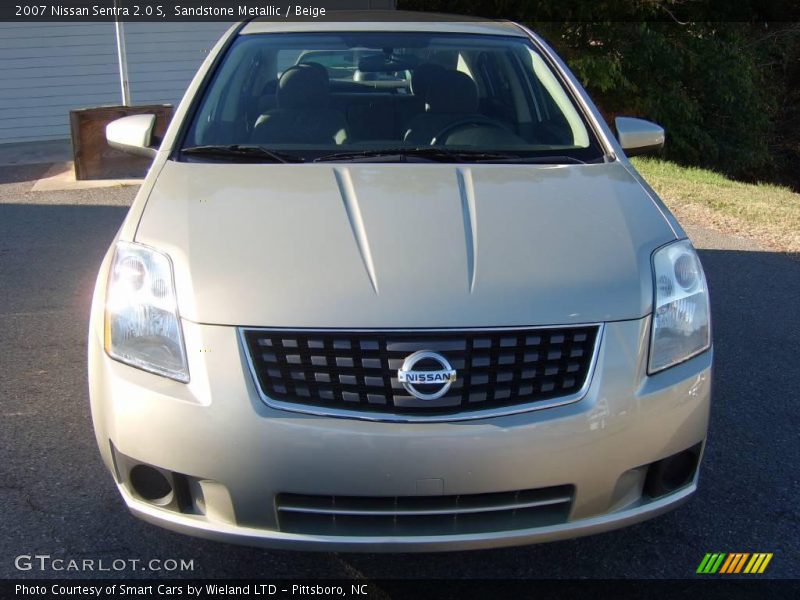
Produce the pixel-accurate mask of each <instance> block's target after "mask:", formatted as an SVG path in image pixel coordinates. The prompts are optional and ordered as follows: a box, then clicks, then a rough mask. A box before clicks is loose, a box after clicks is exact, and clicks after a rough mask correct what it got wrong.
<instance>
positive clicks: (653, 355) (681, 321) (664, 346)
mask: <svg viewBox="0 0 800 600" xmlns="http://www.w3.org/2000/svg"><path fill="white" fill-rule="evenodd" d="M653 271H654V274H655V298H654V303H655V304H654V311H653V324H652V335H651V339H650V361H649V365H648V369H647V371H648V373H650V374H653V373H656V372H658V371H663V370H664V369H667V368H669V367H671V366H673V365H676V364H678V363H680V362H683V361H685V360H688V359H689V358H691V357H693V356H696V355H698V354H700V353H701V352H704V351H705V350H707V349H708V348H709V347H710V346H711V322H710V310H709V303H708V286H707V284H706V277H705V274H704V273H703V267H702V266H701V264H700V259H699V258H698V256H697V252H695V249H694V247H693V246H692V244H691V242H690V241H689V240H681V241H678V242H674V243H672V244H669V245H667V246H664V247H662V248H659V249H658V250H656V252H655V253H654V254H653Z"/></svg>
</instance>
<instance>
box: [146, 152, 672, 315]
mask: <svg viewBox="0 0 800 600" xmlns="http://www.w3.org/2000/svg"><path fill="white" fill-rule="evenodd" d="M673 239H675V234H674V232H673V231H672V229H671V228H670V226H669V224H668V223H667V221H666V219H665V218H664V216H663V215H662V213H661V212H660V211H659V209H658V208H657V207H656V205H655V204H654V202H653V201H652V199H651V198H650V197H649V196H648V195H647V194H646V193H645V191H644V190H643V189H642V187H641V186H640V185H639V184H638V183H637V182H636V181H635V180H634V179H633V177H632V176H631V175H630V174H629V173H628V171H627V170H626V169H625V168H624V167H623V166H622V165H621V164H619V163H610V164H599V165H569V166H552V165H496V164H495V165H470V166H461V165H460V166H456V165H452V164H427V163H425V164H408V163H403V164H376V163H361V164H353V163H349V164H348V163H338V164H317V165H302V164H301V165H291V164H290V165H272V164H269V165H263V164H220V163H214V164H207V163H180V162H174V161H168V162H167V163H166V164H165V165H164V167H163V169H162V171H161V173H160V174H159V176H158V180H157V181H156V184H155V186H154V188H153V190H152V192H151V194H150V197H149V198H148V200H147V206H146V208H145V210H144V212H143V215H142V218H141V221H140V223H139V227H138V229H137V233H136V240H137V241H138V242H141V243H143V244H148V245H150V246H153V247H156V248H159V249H161V250H163V251H165V252H167V253H168V254H169V255H170V257H171V258H172V261H173V264H174V268H175V282H176V288H177V294H178V301H179V308H180V311H181V316H182V317H183V318H185V319H189V320H192V321H196V322H201V323H211V324H226V325H247V326H264V327H297V328H300V327H310V328H314V327H318V328H329V327H331V328H349V327H352V328H389V327H408V328H412V327H414V328H417V327H419V328H428V327H493V326H526V325H545V324H568V323H590V322H600V321H609V320H622V319H634V318H640V317H642V316H644V315H645V314H647V313H649V312H650V311H651V304H652V276H651V268H650V255H651V253H652V251H653V250H654V249H655V248H657V247H658V246H660V245H662V244H664V243H666V242H669V241H670V240H673Z"/></svg>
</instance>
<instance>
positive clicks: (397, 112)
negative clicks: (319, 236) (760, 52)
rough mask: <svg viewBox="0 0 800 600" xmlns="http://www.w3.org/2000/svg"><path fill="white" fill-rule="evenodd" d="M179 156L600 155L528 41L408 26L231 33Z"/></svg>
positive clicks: (545, 158) (569, 158) (557, 158)
mask: <svg viewBox="0 0 800 600" xmlns="http://www.w3.org/2000/svg"><path fill="white" fill-rule="evenodd" d="M254 149H257V150H258V152H256V151H254ZM231 150H233V151H231ZM264 150H266V151H268V152H263V151H264ZM432 150H436V151H435V152H433V151H432ZM183 151H184V154H183V156H185V157H186V159H187V160H240V159H246V160H253V161H258V160H259V159H260V158H263V159H264V160H266V159H267V158H268V156H270V155H269V154H268V153H272V154H271V156H272V159H273V160H275V156H276V154H279V156H280V159H281V161H285V162H294V161H299V160H306V161H308V160H320V159H321V160H333V161H338V160H341V161H355V160H362V161H363V160H371V159H374V160H379V159H380V160H382V161H387V162H388V161H392V160H409V157H414V159H416V160H437V161H446V160H447V159H452V161H453V162H456V161H459V162H461V161H468V160H469V159H470V157H471V156H474V157H476V160H478V159H480V160H485V161H486V162H490V161H505V162H514V161H515V160H517V159H520V160H528V161H531V160H532V159H537V158H539V159H541V161H542V162H563V163H575V162H590V161H598V160H602V159H603V151H602V150H601V147H600V144H599V143H598V141H597V138H596V137H595V136H594V134H593V133H592V131H591V129H590V128H589V127H588V125H587V122H586V119H585V118H584V116H583V115H582V113H581V111H580V109H579V108H578V107H577V106H576V104H575V102H574V101H573V98H572V96H571V94H570V93H569V92H568V91H567V90H566V89H565V87H564V85H562V82H561V79H560V78H559V77H558V76H557V75H556V73H555V72H554V71H553V70H552V69H551V68H550V66H548V62H547V61H546V60H545V59H544V58H543V57H542V55H541V54H540V53H539V52H538V51H537V49H536V47H535V46H534V45H533V43H532V42H531V41H530V40H528V39H527V38H524V37H514V36H500V35H476V34H457V33H416V32H412V33H407V32H341V33H337V32H325V33H268V34H264V33H258V34H248V35H241V36H239V37H238V38H237V39H236V40H235V42H234V43H233V44H232V45H231V47H230V48H229V50H228V52H227V55H226V56H225V57H224V60H223V61H222V63H221V65H220V66H219V68H218V69H217V71H216V73H215V75H214V77H213V78H212V80H211V83H210V85H208V86H207V87H206V90H205V94H204V96H203V98H202V99H201V100H200V101H199V104H198V109H197V110H196V112H195V116H194V118H193V122H192V124H191V126H190V127H189V129H188V131H187V134H186V136H185V138H184V143H183ZM187 151H188V152H187ZM551 159H552V160H551Z"/></svg>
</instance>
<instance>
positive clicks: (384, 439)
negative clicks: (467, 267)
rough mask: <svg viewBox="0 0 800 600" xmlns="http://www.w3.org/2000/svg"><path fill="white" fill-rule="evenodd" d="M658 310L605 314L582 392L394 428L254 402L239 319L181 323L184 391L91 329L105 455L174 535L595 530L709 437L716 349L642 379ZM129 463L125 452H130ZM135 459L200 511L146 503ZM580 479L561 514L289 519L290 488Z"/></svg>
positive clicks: (347, 544)
mask: <svg viewBox="0 0 800 600" xmlns="http://www.w3.org/2000/svg"><path fill="white" fill-rule="evenodd" d="M648 331H649V320H648V319H641V320H636V321H622V322H612V323H608V324H607V325H606V327H605V331H604V336H603V339H602V342H601V346H600V349H599V355H598V359H597V364H596V369H595V373H594V377H593V379H592V382H591V385H590V387H589V390H588V392H587V394H586V395H585V396H584V397H583V398H582V399H581V400H579V401H577V402H574V403H571V404H568V405H564V406H558V407H554V408H549V409H545V410H540V411H532V412H527V413H521V414H516V415H508V416H503V417H496V418H487V419H479V420H473V421H463V422H440V423H424V422H423V423H386V422H368V421H360V420H353V419H341V418H330V417H321V416H314V415H304V414H298V413H292V412H287V411H281V410H276V409H273V408H270V407H268V406H266V405H265V404H264V403H263V402H262V401H261V400H260V398H259V396H258V393H257V392H256V390H255V388H254V384H253V382H252V379H251V378H250V374H249V372H248V370H247V367H246V360H245V356H244V354H243V351H242V348H241V346H240V344H239V340H238V336H237V333H236V330H235V329H234V328H232V327H219V326H208V325H198V324H194V323H191V322H184V334H185V338H186V345H187V353H188V355H189V357H190V358H189V368H190V373H191V376H192V380H191V382H190V383H189V384H188V385H184V384H180V383H176V382H173V381H170V380H167V379H164V378H162V377H158V376H154V375H151V374H148V373H145V372H143V371H139V370H136V369H133V368H131V367H128V366H125V365H123V364H120V363H118V362H115V361H113V360H111V359H109V358H108V357H107V356H106V355H105V353H104V351H103V349H102V339H101V336H100V333H99V332H97V331H96V329H95V328H94V327H93V329H92V333H91V335H90V349H89V364H90V392H91V399H92V413H93V418H94V424H95V432H96V435H97V440H98V444H99V447H100V451H101V454H102V455H103V459H104V461H105V463H106V465H107V466H108V468H109V469H110V470H111V472H112V473H113V474H114V476H115V478H116V481H117V485H118V486H119V489H120V491H121V493H122V496H123V498H124V499H125V501H126V503H127V505H128V507H129V508H130V509H131V511H132V512H133V513H134V514H136V515H137V516H139V517H141V518H143V519H145V520H147V521H150V522H152V523H155V524H158V525H161V526H163V527H166V528H168V529H173V530H176V531H181V532H184V533H189V534H192V535H197V536H201V537H206V538H210V539H216V540H223V541H229V542H236V543H244V544H250V545H260V546H268V547H279V548H303V549H326V550H336V551H339V550H364V551H430V550H455V549H468V548H480V547H497V546H503V545H515V544H527V543H533V542H541V541H550V540H555V539H560V538H566V537H575V536H579V535H587V534H592V533H597V532H601V531H605V530H609V529H613V528H617V527H621V526H624V525H628V524H631V523H635V522H638V521H642V520H644V519H647V518H650V517H653V516H656V515H658V514H661V513H663V512H665V511H667V510H669V509H671V508H673V507H675V506H676V505H678V504H679V503H681V502H683V501H685V500H686V499H687V498H688V497H689V496H690V495H691V494H692V493H693V492H694V491H695V489H696V485H697V474H696V472H695V473H694V475H693V477H692V479H691V481H689V482H688V483H687V484H686V485H683V486H681V487H680V488H678V489H675V490H674V491H672V492H671V493H668V494H666V495H663V496H660V497H658V498H655V499H653V498H650V497H648V495H647V494H645V493H643V487H644V486H645V478H646V472H647V466H648V465H650V464H651V463H654V462H656V461H659V460H661V459H663V458H665V457H668V456H671V455H674V454H676V453H679V452H682V451H684V450H686V449H688V448H691V447H693V446H696V445H698V444H701V443H702V442H703V441H704V440H705V436H706V429H707V425H708V411H709V399H710V388H711V362H712V353H711V352H710V351H709V352H706V353H704V354H702V355H700V356H698V357H696V358H694V359H692V360H690V361H687V362H686V363H683V364H681V365H678V366H676V367H673V368H672V369H669V370H667V371H664V372H662V373H659V374H657V375H655V376H652V377H648V376H647V375H646V356H647V340H648ZM120 456H122V457H127V458H126V459H125V460H124V461H120V459H119V457H120ZM128 460H133V461H136V462H139V463H144V464H147V465H152V466H155V467H158V468H159V469H163V470H165V471H166V472H173V473H179V474H183V475H185V476H186V477H188V479H189V480H190V481H191V482H192V486H193V488H198V487H199V488H200V489H201V490H202V506H201V507H200V508H198V506H196V505H193V506H191V507H189V508H187V507H186V506H184V507H182V508H181V507H177V506H176V505H175V504H174V503H173V504H172V505H166V504H162V505H159V504H158V503H153V502H148V501H146V500H143V499H142V498H141V496H139V495H137V493H136V492H135V491H134V490H133V489H132V487H131V485H130V481H129V478H128V475H127V473H128V471H127V469H128V468H129V463H128V462H125V461H128ZM552 486H573V489H574V494H573V497H572V501H571V505H570V507H569V512H568V515H567V516H566V517H565V518H564V519H563V521H562V522H558V523H550V524H546V525H542V526H537V527H526V528H521V529H504V530H502V531H482V532H480V533H468V534H458V533H456V534H447V535H425V534H424V532H421V534H415V535H379V536H376V535H361V534H360V535H348V534H347V531H346V530H343V531H342V532H341V534H337V535H321V534H314V533H293V532H287V531H285V530H282V529H281V526H280V522H279V517H278V511H277V509H276V497H277V496H278V495H279V494H302V495H313V496H320V495H324V496H337V497H339V496H345V497H354V496H356V497H364V498H370V497H408V496H427V495H437V494H438V495H472V494H491V493H496V492H506V491H512V490H535V489H539V488H549V487H552Z"/></svg>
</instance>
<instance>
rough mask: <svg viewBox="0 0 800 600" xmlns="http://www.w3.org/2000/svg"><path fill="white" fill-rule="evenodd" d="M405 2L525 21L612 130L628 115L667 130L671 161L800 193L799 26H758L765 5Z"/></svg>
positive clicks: (659, 0)
mask: <svg viewBox="0 0 800 600" xmlns="http://www.w3.org/2000/svg"><path fill="white" fill-rule="evenodd" d="M398 4H399V8H407V9H412V10H432V11H441V12H449V13H457V14H470V15H477V16H485V17H491V18H508V19H513V20H516V21H522V22H525V23H527V24H529V25H531V27H532V28H533V29H534V30H535V31H537V32H538V33H540V34H541V35H542V36H543V37H544V38H545V39H546V40H547V41H548V42H549V43H550V44H551V45H552V46H553V47H554V48H555V49H556V51H557V52H558V53H559V54H560V55H561V56H562V57H563V58H564V59H565V60H566V61H567V63H568V64H569V66H570V68H571V69H572V70H573V72H574V73H575V74H576V76H577V77H578V78H579V79H580V80H581V81H582V83H583V84H584V85H585V86H586V88H587V89H588V91H589V93H590V94H591V95H592V97H593V99H594V100H595V101H596V102H597V104H598V105H599V106H600V108H601V110H602V112H603V113H604V115H605V116H606V118H607V119H608V120H609V121H612V122H613V117H614V116H616V115H623V114H625V115H629V116H639V117H642V118H646V119H651V120H653V121H656V122H658V123H660V124H661V125H663V126H664V128H665V129H666V130H667V146H666V156H667V157H668V158H670V159H672V160H676V161H677V162H681V163H684V164H691V165H697V166H702V167H710V168H714V169H716V170H719V171H722V172H724V173H726V174H728V175H731V176H733V177H737V178H740V179H745V180H750V181H753V180H772V181H781V182H784V183H790V184H793V185H794V186H796V187H797V186H800V169H798V167H797V165H798V164H800V23H797V22H787V21H784V22H772V23H768V22H765V21H757V20H756V19H755V17H754V15H755V16H760V15H756V12H755V11H756V10H758V9H756V8H755V7H756V6H757V3H755V4H753V3H749V2H737V3H735V5H734V3H730V2H720V1H716V0H702V1H699V2H694V3H691V4H687V3H685V2H681V1H680V0H597V1H595V2H592V3H587V2H578V1H577V0H536V1H532V0H438V1H437V0H400V2H399V3H398ZM776 6H777V5H775V3H772V4H770V3H765V4H763V5H762V6H761V9H760V10H762V11H763V10H765V9H764V7H766V10H767V12H766V13H764V14H766V15H767V16H770V15H773V14H778V12H777V11H778V8H776ZM769 11H772V12H769ZM748 15H749V16H750V20H745V19H747V17H748ZM726 18H727V19H731V20H729V21H726V20H725V19H726ZM733 19H736V20H733Z"/></svg>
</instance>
